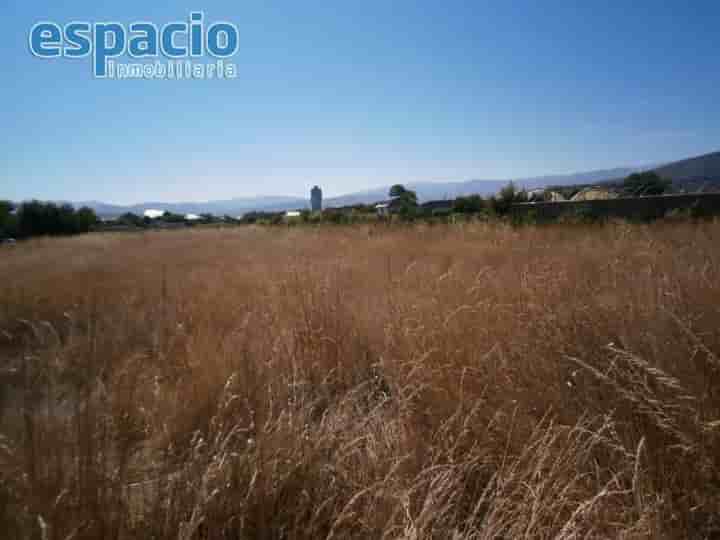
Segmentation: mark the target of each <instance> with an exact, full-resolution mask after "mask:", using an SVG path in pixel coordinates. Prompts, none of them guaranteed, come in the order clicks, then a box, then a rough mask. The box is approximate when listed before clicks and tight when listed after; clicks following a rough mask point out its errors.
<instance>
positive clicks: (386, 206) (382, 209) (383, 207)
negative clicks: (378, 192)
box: [375, 202, 390, 217]
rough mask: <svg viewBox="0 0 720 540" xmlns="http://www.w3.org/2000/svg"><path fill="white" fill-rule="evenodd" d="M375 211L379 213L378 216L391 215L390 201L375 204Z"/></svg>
mask: <svg viewBox="0 0 720 540" xmlns="http://www.w3.org/2000/svg"><path fill="white" fill-rule="evenodd" d="M375 212H376V213H377V215H378V217H388V216H390V203H386V202H381V203H377V204H376V205H375Z"/></svg>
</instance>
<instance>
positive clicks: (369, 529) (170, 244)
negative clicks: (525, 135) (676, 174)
mask: <svg viewBox="0 0 720 540" xmlns="http://www.w3.org/2000/svg"><path fill="white" fill-rule="evenodd" d="M0 277H1V280H0V373H1V374H0V377H2V380H1V381H0V537H2V538H3V539H15V538H18V539H19V538H23V539H24V538H28V539H30V538H38V539H48V540H56V539H59V540H65V539H95V538H111V539H119V540H125V539H130V538H132V539H150V538H155V539H166V538H168V539H170V538H172V539H179V540H189V539H205V538H207V539H231V538H232V539H311V538H312V539H315V538H320V539H329V538H335V539H341V538H378V539H380V538H386V539H406V540H420V539H428V538H437V539H445V538H447V539H456V540H459V539H465V538H472V539H478V540H479V539H488V540H489V539H515V538H527V539H531V538H557V539H587V538H625V539H640V538H672V539H685V538H692V539H705V538H707V539H712V538H720V222H715V223H700V224H692V223H658V224H654V225H628V224H621V223H616V224H609V225H605V226H581V225H572V226H571V225H557V226H549V227H524V228H517V229H513V228H511V227H506V226H503V225H492V224H465V225H457V226H434V227H429V226H415V227H407V228H400V227H398V228H367V227H361V226H356V227H347V228H345V227H335V228H332V227H325V228H312V227H299V228H282V227H278V228H255V227H244V228H236V229H227V230H206V231H196V232H193V231H187V232H156V233H145V234H134V235H133V234H127V235H123V234H119V235H112V234H107V235H86V236H82V237H75V238H69V239H55V240H45V239H40V240H33V241H29V242H27V243H23V244H20V245H18V246H16V247H14V248H10V247H8V248H4V249H2V250H0Z"/></svg>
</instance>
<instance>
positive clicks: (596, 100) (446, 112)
mask: <svg viewBox="0 0 720 540" xmlns="http://www.w3.org/2000/svg"><path fill="white" fill-rule="evenodd" d="M198 9H202V10H203V11H204V13H205V19H206V22H212V21H216V20H223V19H224V20H229V21H232V22H234V23H236V24H237V26H238V28H239V30H240V50H239V53H238V54H237V55H236V56H235V57H233V61H234V62H235V63H236V64H237V65H238V68H239V77H238V78H237V79H235V80H234V81H217V80H215V81H159V80H150V81H143V80H141V81H137V80H136V81H113V80H95V79H93V78H92V75H91V71H90V61H89V60H77V59H73V60H71V59H62V60H52V61H51V60H43V59H38V58H34V57H33V56H32V55H31V54H30V53H29V50H28V45H27V37H28V32H29V30H30V28H31V26H32V25H33V24H34V23H35V22H37V21H39V20H52V21H56V22H58V23H61V24H65V23H67V22H69V21H72V20H87V21H110V20H118V21H120V22H123V23H125V24H129V23H130V22H132V21H135V20H150V21H153V22H156V23H158V24H163V23H166V22H171V21H176V20H186V18H187V17H188V15H189V13H190V12H191V11H193V10H198ZM0 25H1V28H2V34H1V37H0V44H1V45H2V51H3V63H2V67H1V68H0V69H2V77H1V78H0V80H1V81H2V83H1V84H0V99H1V100H2V109H1V110H0V111H1V112H0V130H2V142H3V144H2V146H3V148H2V153H1V154H0V198H11V199H15V200H19V199H25V198H30V197H37V198H43V199H66V200H89V199H95V200H103V201H106V202H115V203H129V202H140V201H147V200H160V201H180V200H198V201H199V200H208V199H219V198H230V197H242V196H253V195H260V194H263V195H280V194H283V195H306V194H307V192H308V189H309V187H311V186H312V184H315V183H318V184H320V185H322V186H323V188H324V190H325V193H326V194H328V195H337V194H342V193H347V192H351V191H357V190H362V189H366V188H370V187H375V186H380V185H386V184H390V183H396V182H411V181H444V180H464V179H471V178H517V177H524V176H531V175H533V176H534V175H542V174H549V173H564V172H574V171H581V170H590V169H597V168H605V167H614V166H621V165H634V164H645V163H655V162H661V161H669V160H673V159H679V158H683V157H689V156H692V155H697V154H702V153H705V152H709V151H713V150H717V149H720V98H719V96H720V68H719V66H720V37H719V36H718V28H720V2H717V0H711V1H704V0H695V1H693V2H691V3H688V2H684V1H668V2H659V1H657V0H653V1H634V2H627V1H615V2H613V1H610V2H579V1H565V2H554V1H551V0H543V1H535V0H534V1H527V2H515V1H494V2H482V1H480V0H478V1H467V0H465V1H457V2H456V1H448V0H446V1H442V2H441V1H435V2H422V1H419V0H411V1H404V0H402V1H388V0H362V1H353V2H346V1H341V2H330V1H328V0H323V1H313V2H307V1H302V0H294V1H292V2H290V1H286V2H273V1H270V0H264V1H257V2H255V1H254V2H250V1H246V0H224V1H210V2H202V5H200V4H199V3H188V2H186V1H184V0H183V1H176V2H168V3H161V2H151V1H148V0H144V1H142V2H140V1H135V0H125V1H122V2H97V1H92V2H91V1H89V0H85V1H80V2H71V1H67V2H50V1H47V0H45V1H42V2H40V1H38V2H27V1H23V2H20V1H16V0H10V1H9V2H5V3H4V4H3V9H2V18H1V19H0Z"/></svg>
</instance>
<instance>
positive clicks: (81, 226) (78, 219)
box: [75, 206, 100, 232]
mask: <svg viewBox="0 0 720 540" xmlns="http://www.w3.org/2000/svg"><path fill="white" fill-rule="evenodd" d="M99 221H100V220H99V219H98V217H97V214H96V213H95V210H93V209H92V208H90V207H88V206H83V207H82V208H80V209H78V211H77V212H75V225H76V229H77V232H90V231H91V230H92V228H93V227H95V225H97V224H98V223H99Z"/></svg>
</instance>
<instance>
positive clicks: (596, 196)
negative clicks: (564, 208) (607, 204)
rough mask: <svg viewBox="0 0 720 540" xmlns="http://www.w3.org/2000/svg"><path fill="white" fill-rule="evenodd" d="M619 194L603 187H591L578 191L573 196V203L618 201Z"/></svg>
mask: <svg viewBox="0 0 720 540" xmlns="http://www.w3.org/2000/svg"><path fill="white" fill-rule="evenodd" d="M617 198H618V195H617V193H614V192H612V191H610V190H608V189H605V188H601V187H589V188H585V189H582V190H580V191H578V192H577V193H576V194H575V195H573V197H572V199H570V200H571V201H605V200H608V199H617Z"/></svg>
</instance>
